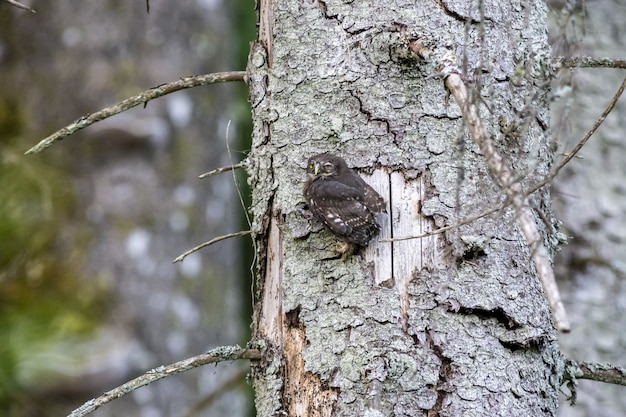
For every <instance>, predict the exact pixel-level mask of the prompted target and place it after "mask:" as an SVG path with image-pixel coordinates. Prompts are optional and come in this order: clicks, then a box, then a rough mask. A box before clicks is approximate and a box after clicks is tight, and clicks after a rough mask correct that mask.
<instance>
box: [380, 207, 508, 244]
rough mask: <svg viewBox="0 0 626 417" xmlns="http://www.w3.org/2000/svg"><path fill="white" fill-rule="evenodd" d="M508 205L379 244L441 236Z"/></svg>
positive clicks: (384, 240) (382, 240)
mask: <svg viewBox="0 0 626 417" xmlns="http://www.w3.org/2000/svg"><path fill="white" fill-rule="evenodd" d="M509 205H511V200H506V201H505V202H504V203H502V204H500V205H499V206H497V207H493V208H490V209H489V210H485V211H481V212H480V213H478V214H476V215H474V216H471V217H467V218H465V219H463V220H461V221H460V222H457V223H454V224H451V225H449V226H445V227H440V228H439V229H435V230H430V231H428V232H424V233H421V234H419V235H415V236H402V237H394V238H391V239H380V241H381V242H398V241H401V240H411V239H422V238H425V237H428V236H433V235H438V234H441V233H443V232H447V231H448V230H452V229H456V228H458V227H461V226H465V225H466V224H470V223H472V222H475V221H476V220H478V219H482V218H483V217H485V216H489V215H490V214H493V213H496V212H498V211H500V210H503V209H504V208H506V207H508V206H509Z"/></svg>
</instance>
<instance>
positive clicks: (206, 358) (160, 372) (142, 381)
mask: <svg viewBox="0 0 626 417" xmlns="http://www.w3.org/2000/svg"><path fill="white" fill-rule="evenodd" d="M237 359H251V360H259V359H261V351H260V350H258V349H242V348H240V347H239V346H226V347H220V348H216V349H213V350H210V351H209V352H207V353H204V354H202V355H198V356H194V357H191V358H188V359H185V360H182V361H180V362H176V363H173V364H171V365H167V366H160V367H158V368H155V369H152V370H150V371H148V372H146V373H145V374H143V375H141V376H140V377H137V378H135V379H133V380H131V381H128V382H126V383H125V384H122V385H120V386H119V387H117V388H114V389H112V390H111V391H107V392H105V393H104V394H102V395H101V396H99V397H97V398H93V399H91V400H89V401H87V402H86V403H84V404H83V405H81V406H80V407H79V408H77V409H76V410H74V411H72V412H71V413H70V414H69V415H68V417H83V416H85V415H87V414H89V413H91V412H93V411H95V410H97V409H98V408H100V407H101V406H102V405H104V404H106V403H109V402H111V401H113V400H115V399H117V398H120V397H123V396H124V395H126V394H128V393H130V392H133V391H134V390H136V389H137V388H140V387H143V386H146V385H148V384H151V383H152V382H155V381H158V380H159V379H161V378H165V377H167V376H170V375H175V374H178V373H181V372H185V371H188V370H189V369H193V368H198V367H200V366H203V365H207V364H209V363H217V362H224V361H233V360H237Z"/></svg>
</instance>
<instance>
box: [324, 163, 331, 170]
mask: <svg viewBox="0 0 626 417" xmlns="http://www.w3.org/2000/svg"><path fill="white" fill-rule="evenodd" d="M332 170H333V164H331V163H330V162H326V163H325V164H324V171H326V172H330V171H332Z"/></svg>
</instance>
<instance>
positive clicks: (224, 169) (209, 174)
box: [198, 162, 246, 180]
mask: <svg viewBox="0 0 626 417" xmlns="http://www.w3.org/2000/svg"><path fill="white" fill-rule="evenodd" d="M245 167H246V163H245V162H240V163H238V164H235V165H229V166H226V167H221V168H217V169H213V170H211V171H208V172H205V173H204V174H200V175H198V178H200V179H201V180H202V179H204V178H208V177H212V176H213V175H217V174H221V173H223V172H228V171H233V170H235V169H239V168H245Z"/></svg>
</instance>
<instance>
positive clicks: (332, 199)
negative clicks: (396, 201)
mask: <svg viewBox="0 0 626 417" xmlns="http://www.w3.org/2000/svg"><path fill="white" fill-rule="evenodd" d="M306 172H307V178H306V182H305V184H304V190H303V194H304V198H305V200H306V202H307V204H308V206H309V210H310V211H311V213H313V216H315V218H317V219H318V220H320V221H321V222H323V223H324V225H326V227H328V228H329V229H330V231H331V232H333V233H334V234H335V235H336V236H338V237H339V238H341V239H342V240H345V241H346V242H349V243H353V244H357V245H361V246H365V245H367V243H368V242H369V241H370V240H371V239H372V237H374V235H375V234H376V233H378V231H379V230H380V225H379V224H378V223H377V222H376V218H375V216H374V215H375V214H376V213H380V212H382V211H384V210H385V200H383V198H382V197H381V196H380V195H379V194H378V193H377V192H376V191H375V190H374V189H373V188H372V187H370V186H369V185H368V184H367V183H366V182H365V181H364V180H363V178H361V177H359V175H358V174H357V173H355V172H354V171H352V170H351V169H350V168H348V165H347V164H346V161H344V160H343V159H341V158H340V157H338V156H335V155H331V154H328V153H322V154H319V155H315V156H312V157H311V158H309V161H308V163H307V170H306Z"/></svg>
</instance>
